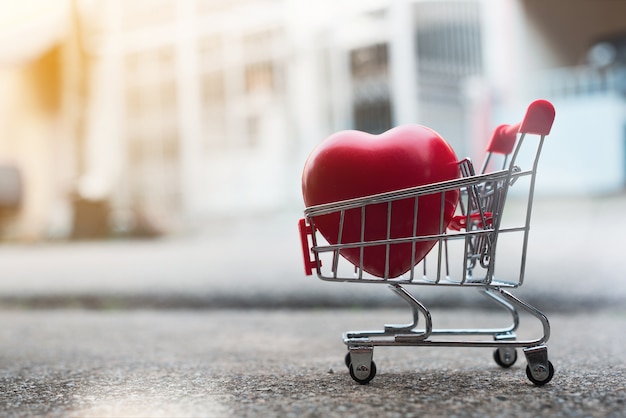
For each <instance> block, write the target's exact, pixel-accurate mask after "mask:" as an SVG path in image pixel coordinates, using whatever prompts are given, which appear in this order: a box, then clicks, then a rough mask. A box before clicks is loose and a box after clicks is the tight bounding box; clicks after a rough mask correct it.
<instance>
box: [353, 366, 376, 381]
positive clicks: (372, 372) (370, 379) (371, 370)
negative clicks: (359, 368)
mask: <svg viewBox="0 0 626 418" xmlns="http://www.w3.org/2000/svg"><path fill="white" fill-rule="evenodd" d="M349 367H350V377H351V378H352V379H354V381H355V382H357V383H359V384H361V385H367V384H368V383H369V382H371V381H372V379H373V378H374V376H376V363H374V362H373V361H372V364H371V365H370V374H369V376H367V377H366V378H365V379H359V378H358V377H356V376H355V375H354V368H353V367H352V364H350V366H349Z"/></svg>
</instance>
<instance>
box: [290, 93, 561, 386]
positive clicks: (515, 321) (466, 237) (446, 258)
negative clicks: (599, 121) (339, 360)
mask: <svg viewBox="0 0 626 418" xmlns="http://www.w3.org/2000/svg"><path fill="white" fill-rule="evenodd" d="M554 116H555V111H554V107H553V106H552V104H551V103H550V102H548V101H545V100H537V101H534V102H533V103H531V104H530V105H529V107H528V109H527V111H526V114H525V116H524V118H523V120H522V121H521V122H520V123H518V124H515V125H501V126H499V127H498V128H496V130H495V131H494V133H493V136H492V138H491V140H490V142H489V144H488V147H487V156H486V159H485V161H484V163H483V166H482V168H481V170H480V173H479V174H476V173H475V170H474V167H473V164H472V162H471V161H470V160H469V159H465V160H462V161H460V162H459V171H460V173H461V177H460V178H458V179H454V180H449V181H444V182H440V183H434V184H427V185H422V186H418V187H413V188H409V189H403V190H396V191H392V192H388V193H382V194H377V195H372V196H365V197H362V198H356V199H350V200H344V201H339V202H331V203H327V204H322V205H317V206H311V207H308V208H306V210H305V211H304V215H305V217H304V218H303V219H301V220H300V222H299V231H300V238H301V242H302V251H303V256H304V267H305V272H306V274H307V275H311V274H312V272H313V270H315V271H316V273H317V276H318V278H319V279H321V280H325V281H329V282H353V283H377V284H386V285H388V287H389V288H390V289H391V290H392V291H393V292H394V293H395V294H397V295H398V296H399V297H400V298H402V299H403V300H404V301H406V302H407V303H408V305H409V306H410V308H411V312H412V316H413V318H412V322H411V323H408V324H402V325H385V326H384V328H383V329H382V330H379V331H348V332H345V333H344V334H343V342H344V344H345V345H346V346H347V348H348V353H347V355H346V358H345V363H346V366H347V367H348V369H349V372H350V375H351V377H352V378H353V379H354V380H355V381H356V382H358V383H360V384H366V383H368V382H370V381H371V380H372V379H373V378H374V376H375V375H376V364H375V363H374V361H373V353H374V347H376V346H431V347H432V346H437V347H492V348H495V349H496V350H495V351H494V360H495V362H496V363H497V364H498V365H500V366H502V367H505V368H506V367H510V366H512V365H513V364H514V363H515V362H516V360H517V351H516V349H517V348H521V349H522V350H523V353H524V355H525V358H526V361H527V367H526V375H527V377H528V379H529V380H530V381H531V382H532V383H534V384H535V385H537V386H541V385H544V384H546V383H548V382H549V381H550V380H551V379H552V377H553V375H554V367H553V365H552V363H551V362H550V361H549V360H548V349H547V345H546V342H547V341H548V339H549V337H550V324H549V322H548V318H547V317H546V316H545V315H544V314H543V313H542V312H540V311H539V310H538V309H537V308H535V307H533V306H531V305H529V304H528V303H526V302H524V301H522V300H521V299H519V298H518V297H516V296H514V295H513V294H512V293H511V292H510V291H509V290H508V289H514V288H517V287H519V286H521V285H522V284H523V282H524V274H525V265H526V255H527V251H526V250H527V246H528V233H529V230H530V219H531V212H532V204H533V196H534V189H535V179H536V174H537V165H538V162H539V157H540V154H541V149H542V146H543V142H544V139H545V137H546V136H547V135H548V134H549V133H550V130H551V127H552V123H553V121H554ZM531 137H532V138H531ZM535 137H537V138H535ZM529 143H530V144H529ZM533 146H534V148H533ZM526 148H530V149H531V151H532V149H534V153H532V152H531V157H530V160H531V162H530V164H529V165H530V168H529V169H527V170H522V169H521V168H520V167H519V166H518V164H521V163H520V161H523V160H524V157H522V154H523V152H522V150H523V149H526ZM493 156H500V158H501V160H502V165H501V168H500V169H498V170H496V171H488V170H489V167H490V163H491V162H492V161H491V160H492V157H493ZM522 179H525V180H526V182H525V184H526V186H525V187H524V192H523V193H522V194H521V196H524V195H525V199H526V201H525V203H526V205H525V213H524V214H522V215H521V219H520V220H519V221H518V222H517V223H513V224H505V223H503V218H504V214H505V212H506V211H505V203H506V201H507V197H508V194H509V189H510V188H511V187H512V186H513V185H514V184H516V183H517V182H518V181H519V180H522ZM459 190H460V198H459V204H458V207H457V212H456V214H455V216H454V218H453V220H452V221H451V222H450V223H449V224H448V225H447V227H446V225H445V223H444V222H443V210H442V211H441V212H442V213H441V216H440V228H439V233H438V234H434V235H428V236H418V235H417V234H416V233H415V227H414V233H413V235H412V236H409V237H403V238H391V237H390V236H389V233H388V236H387V239H383V240H376V241H366V240H364V239H363V237H364V236H365V235H364V233H363V231H364V229H365V228H366V219H365V208H366V207H367V206H368V205H375V204H376V205H380V204H385V203H386V204H387V205H388V209H387V230H388V231H389V230H390V224H391V219H392V217H391V211H392V207H393V205H392V203H393V202H395V201H399V200H403V199H414V200H415V204H414V207H415V213H414V220H413V222H414V225H416V224H417V219H418V217H419V213H418V212H419V210H418V208H419V204H418V202H419V200H420V198H421V197H423V196H427V195H433V194H437V195H440V196H441V202H442V203H441V207H442V208H443V200H444V194H445V192H448V191H459ZM355 209H357V210H361V219H362V222H361V228H362V229H361V231H362V233H361V237H362V238H361V241H359V242H349V243H342V242H341V230H342V228H343V219H344V216H345V214H346V212H347V211H349V210H351V211H354V210H355ZM336 213H339V215H340V216H339V219H340V226H339V237H338V239H337V240H336V243H335V244H329V243H328V242H326V241H325V239H324V237H322V236H321V234H320V233H319V231H318V230H317V228H316V224H315V220H316V218H317V217H320V216H324V215H329V214H336ZM509 235H510V236H516V239H517V240H518V241H519V240H521V242H520V245H521V251H520V259H519V274H517V275H515V276H514V277H513V278H511V277H510V276H509V277H507V278H505V279H503V278H501V277H500V276H499V275H497V274H496V260H497V249H498V243H499V241H500V238H501V237H502V236H509ZM422 241H431V242H433V241H435V242H436V243H435V245H434V246H433V248H432V249H431V250H430V252H429V254H428V256H427V257H425V258H424V259H423V260H421V261H419V262H417V260H412V261H414V262H413V263H412V266H413V267H411V269H410V270H409V271H408V272H407V273H405V274H404V275H402V276H400V277H388V275H387V274H385V276H384V277H376V276H372V275H370V274H368V273H366V272H364V270H363V256H362V254H363V251H364V249H365V248H366V247H368V246H385V248H386V255H387V259H386V265H387V266H388V263H389V259H388V258H389V250H390V248H392V246H393V245H399V244H404V245H406V244H407V243H410V244H411V245H413V253H414V252H415V250H414V248H415V243H419V242H422ZM453 246H454V248H455V249H454V250H452V249H451V248H452V247H453ZM348 248H358V249H360V251H361V261H360V265H351V264H350V263H348V262H347V261H346V260H344V259H343V258H342V257H341V251H342V250H344V249H348ZM455 255H456V258H458V259H460V260H461V263H460V265H459V264H454V263H453V261H454V258H455ZM348 265H349V266H348ZM385 271H386V272H388V269H387V268H386V270H385ZM412 285H426V286H440V287H443V286H454V287H473V288H476V289H477V290H479V291H480V292H481V293H482V294H483V295H485V296H486V297H487V298H488V299H489V300H491V301H493V302H495V303H496V304H497V305H498V306H500V307H502V308H504V310H505V311H506V312H508V314H510V316H511V319H512V322H511V324H510V325H509V326H506V327H500V328H485V329H476V328H468V329H436V328H433V321H432V316H431V312H430V311H429V309H428V308H427V307H426V306H425V305H424V304H423V303H422V302H421V301H419V300H418V299H417V298H416V297H414V296H413V295H412V294H411V293H410V292H409V291H408V290H407V288H406V287H407V286H412ZM520 312H525V313H528V314H530V315H531V316H532V317H534V318H536V319H537V320H538V321H539V322H540V324H541V327H542V329H543V333H542V335H540V336H538V337H537V338H534V339H529V340H517V336H516V334H515V332H516V330H517V329H518V327H519V325H520V315H519V313H520ZM418 325H421V326H419V327H418ZM444 336H448V338H443V337H444ZM449 336H453V337H458V338H456V339H454V338H453V339H450V338H449ZM477 336H484V337H485V338H482V339H477V338H476V337H477ZM487 337H490V338H487Z"/></svg>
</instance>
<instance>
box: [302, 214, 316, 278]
mask: <svg viewBox="0 0 626 418" xmlns="http://www.w3.org/2000/svg"><path fill="white" fill-rule="evenodd" d="M298 230H299V231H300V242H301V244H302V256H303V257H304V272H305V274H306V275H307V276H310V275H312V274H313V269H314V268H317V264H316V262H315V260H311V255H310V254H311V253H310V251H309V238H308V236H309V235H312V234H313V227H312V226H311V225H307V223H306V219H304V218H303V219H300V221H299V222H298Z"/></svg>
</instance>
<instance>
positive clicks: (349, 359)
mask: <svg viewBox="0 0 626 418" xmlns="http://www.w3.org/2000/svg"><path fill="white" fill-rule="evenodd" d="M345 360H346V367H347V368H348V369H349V368H350V363H352V359H351V358H350V352H349V351H348V352H347V353H346V359H345Z"/></svg>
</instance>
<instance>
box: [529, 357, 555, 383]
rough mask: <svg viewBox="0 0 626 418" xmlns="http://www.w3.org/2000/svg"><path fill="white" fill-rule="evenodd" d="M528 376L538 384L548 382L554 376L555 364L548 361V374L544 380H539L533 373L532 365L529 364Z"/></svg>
mask: <svg viewBox="0 0 626 418" xmlns="http://www.w3.org/2000/svg"><path fill="white" fill-rule="evenodd" d="M526 376H527V377H528V380H530V381H531V382H533V383H534V384H535V385H536V386H543V385H545V384H546V383H548V382H549V381H550V380H552V377H554V366H553V365H552V363H551V362H549V361H548V376H547V377H546V378H545V379H543V380H538V379H535V377H534V376H533V374H532V373H531V372H530V366H528V365H527V366H526Z"/></svg>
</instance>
